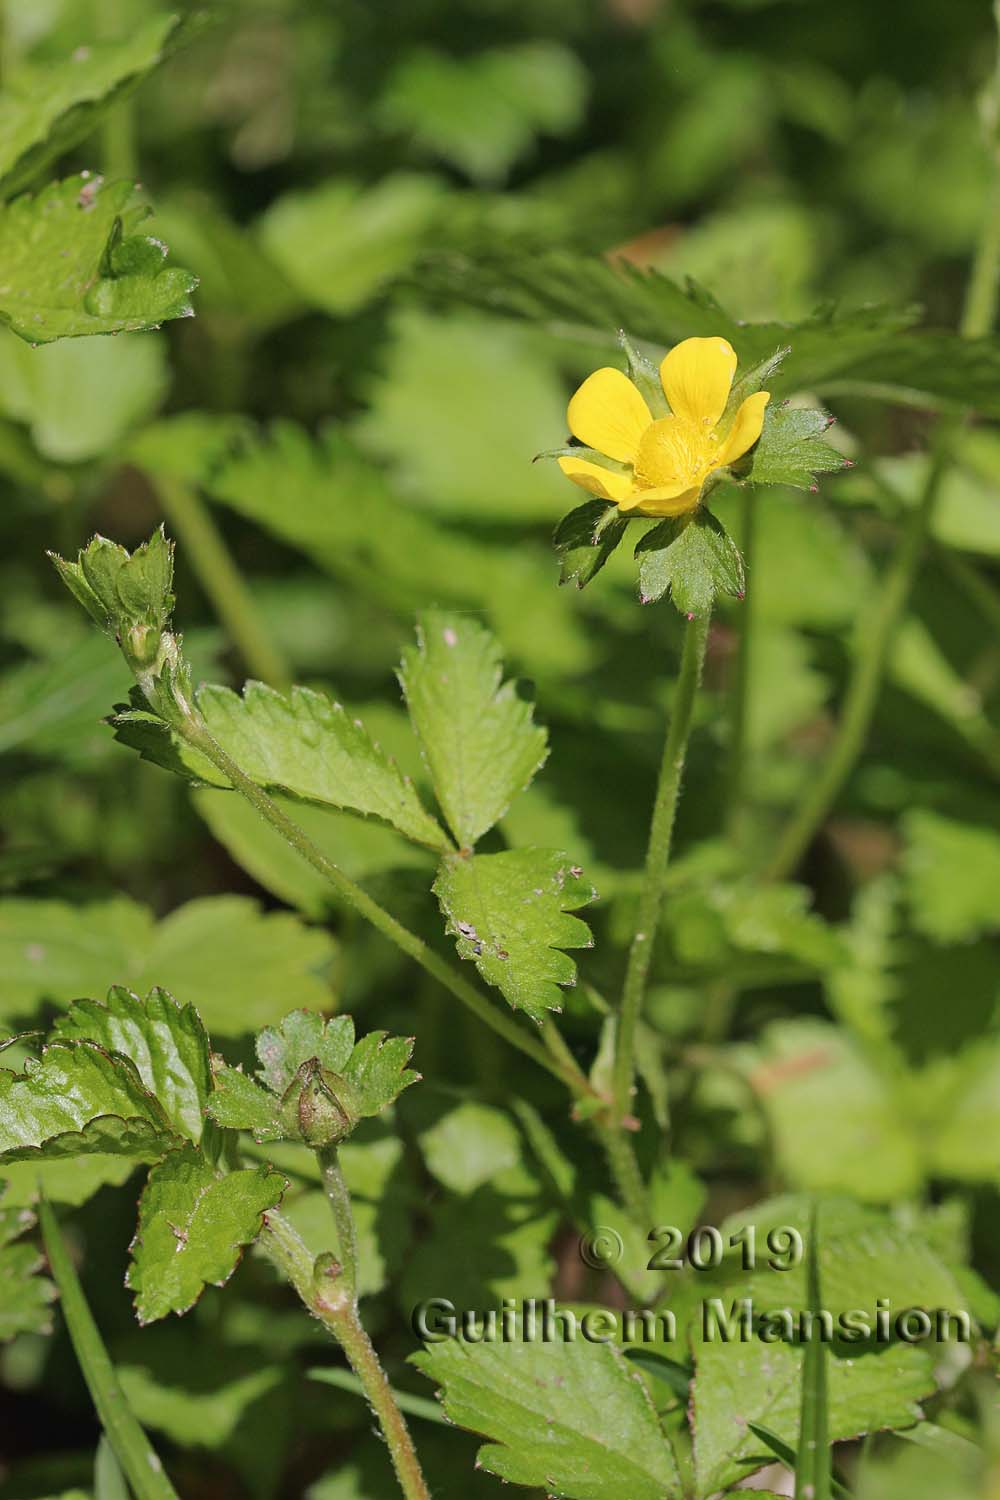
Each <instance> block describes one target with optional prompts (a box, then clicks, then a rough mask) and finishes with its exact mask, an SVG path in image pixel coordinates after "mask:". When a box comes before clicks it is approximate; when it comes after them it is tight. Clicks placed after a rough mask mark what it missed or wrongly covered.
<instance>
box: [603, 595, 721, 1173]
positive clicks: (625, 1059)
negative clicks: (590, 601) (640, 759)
mask: <svg viewBox="0 0 1000 1500" xmlns="http://www.w3.org/2000/svg"><path fill="white" fill-rule="evenodd" d="M708 625H709V621H708V617H707V616H705V617H704V618H702V619H695V620H689V621H688V625H687V630H686V632H685V635H684V651H683V655H682V657H681V669H680V676H679V678H678V681H677V693H676V696H675V698H674V708H673V713H672V714H671V717H670V725H669V728H668V730H667V737H666V743H665V744H664V747H663V760H662V762H661V764H660V776H659V781H658V783H657V787H656V800H655V802H654V803H653V818H652V822H651V824H650V829H649V846H648V848H647V850H646V867H645V874H644V876H643V883H642V892H641V895H640V897H639V914H638V920H637V923H636V931H635V936H634V938H633V939H632V947H631V949H630V950H629V956H628V967H627V969H626V972H625V987H624V989H623V991H622V1003H621V1011H620V1014H619V1017H618V1034H617V1036H616V1038H615V1059H614V1067H613V1070H612V1095H613V1099H614V1111H615V1117H614V1123H615V1125H616V1127H617V1129H618V1132H621V1131H623V1130H624V1129H626V1127H627V1124H628V1121H629V1116H630V1115H631V1109H632V1087H633V1081H634V1078H635V1038H636V1027H637V1025H638V1022H639V1016H640V1014H641V1012H642V1003H643V998H644V996H645V993H646V981H647V979H648V978H649V966H650V962H651V960H652V956H653V947H654V944H655V942H656V933H657V929H658V928H659V925H660V909H661V907H662V905H663V886H664V880H665V877H666V872H667V863H668V861H669V859H670V845H671V840H672V838H673V831H674V818H675V816H676V813H677V802H678V799H679V797H680V790H681V778H682V776H683V774H684V760H685V757H686V755H687V747H688V738H689V736H690V733H691V720H692V715H693V712H694V704H695V698H696V696H697V692H698V685H699V683H700V682H701V669H702V665H703V663H704V660H705V644H706V642H707V640H708ZM615 1149H616V1150H618V1149H619V1148H618V1147H616V1148H615Z"/></svg>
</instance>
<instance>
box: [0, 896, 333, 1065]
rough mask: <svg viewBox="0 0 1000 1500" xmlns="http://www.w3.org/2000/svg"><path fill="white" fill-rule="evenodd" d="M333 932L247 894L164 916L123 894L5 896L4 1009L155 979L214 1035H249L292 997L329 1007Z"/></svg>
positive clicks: (30, 1007)
mask: <svg viewBox="0 0 1000 1500" xmlns="http://www.w3.org/2000/svg"><path fill="white" fill-rule="evenodd" d="M333 954H334V945H333V941H332V939H331V938H330V936H329V934H328V933H326V932H323V931H321V930H320V929H319V928H313V927H307V926H306V925H305V924H304V923H303V922H301V921H299V919H298V918H297V917H294V916H292V914H291V913H290V912H266V913H265V912H263V911H261V909H260V907H259V906H258V905H257V903H256V902H255V901H253V900H251V899H250V898H249V897H246V896H207V897H203V898H201V899H200V900H196V901H188V902H187V903H186V904H185V905H184V906H180V907H178V908H177V910H176V911H174V912H171V914H170V915H169V916H168V917H166V918H164V920H163V921H162V922H159V923H157V922H156V921H155V920H154V918H153V914H152V912H150V911H149V909H148V908H147V907H145V906H140V905H138V903H136V902H133V901H129V900H127V899H126V898H124V897H118V898H116V899H114V900H111V901H94V902H89V903H84V904H82V905H78V906H69V905H67V904H65V903H64V902H61V901H32V900H27V899H24V900H18V899H11V900H8V901H0V968H2V970H3V973H4V976H5V983H4V986H3V991H2V996H0V1016H10V1017H16V1018H19V1019H21V1018H23V1019H26V1020H27V1019H29V1018H31V1017H32V1016H33V1015H34V1014H35V1012H36V1010H37V1008H38V1006H39V1005H40V1004H41V1002H42V1001H43V1000H45V1001H49V1002H53V1001H54V1002H56V1003H57V1004H61V1005H68V1004H69V1002H70V1001H71V1000H74V999H75V998H76V997H77V996H78V995H79V994H80V993H81V992H82V993H84V994H86V993H87V992H88V991H89V992H90V993H91V994H105V993H106V992H107V990H108V988H109V986H110V985H112V984H116V983H125V984H127V985H128V986H129V988H130V989H132V990H135V991H136V992H138V993H142V992H143V991H144V990H146V989H148V988H149V987H150V986H152V985H154V984H162V985H163V987H164V988H165V989H167V990H169V992H170V993H171V994H173V995H177V996H179V997H180V999H181V1000H184V1001H187V1002H190V1003H191V1004H193V1005H194V1006H195V1007H196V1008H197V1010H198V1013H199V1015H200V1016H201V1017H202V1019H203V1021H204V1023H205V1025H206V1026H207V1027H208V1028H209V1029H210V1031H211V1032H212V1034H213V1035H219V1036H231V1037H235V1036H242V1035H245V1034H246V1033H247V1032H252V1031H255V1030H256V1029H257V1028H258V1027H259V1026H262V1025H265V1024H267V1022H269V1021H273V1020H276V1019H277V1018H278V1017H279V1016H281V1015H282V1014H283V1013H284V1011H285V1010H286V1009H287V1008H288V1006H289V1004H292V1005H295V1004H298V1005H304V1006H309V1007H310V1008H313V1009H316V1010H323V1009H324V1008H325V1007H328V1006H329V1004H330V989H329V985H328V983H327V982H326V981H325V977H324V976H325V975H326V974H327V973H328V971H329V969H330V965H331V963H332V960H333Z"/></svg>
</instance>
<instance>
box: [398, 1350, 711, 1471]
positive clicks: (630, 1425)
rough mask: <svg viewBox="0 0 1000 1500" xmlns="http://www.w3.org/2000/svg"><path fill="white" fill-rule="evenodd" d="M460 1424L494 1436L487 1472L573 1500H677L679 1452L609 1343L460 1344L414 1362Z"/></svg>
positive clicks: (482, 1461) (483, 1461)
mask: <svg viewBox="0 0 1000 1500" xmlns="http://www.w3.org/2000/svg"><path fill="white" fill-rule="evenodd" d="M411 1358H412V1360H413V1363H414V1364H415V1365H417V1366H418V1368H419V1369H420V1370H422V1371H423V1373H424V1374H425V1375H427V1376H429V1378H430V1379H431V1380H433V1381H434V1382H435V1383H436V1384H437V1385H439V1386H441V1387H443V1401H444V1409H445V1412H446V1413H447V1415H448V1416H449V1418H450V1419H451V1420H452V1421H453V1422H456V1423H457V1424H458V1425H459V1426H460V1427H466V1428H468V1429H469V1430H470V1431H472V1432H478V1433H482V1434H483V1436H484V1437H487V1438H489V1439H490V1442H489V1444H488V1445H487V1446H486V1447H484V1448H481V1449H480V1450H479V1455H478V1459H477V1463H478V1465H479V1467H480V1468H483V1469H485V1470H486V1471H487V1472H488V1473H490V1474H495V1475H497V1477H498V1478H499V1479H501V1480H505V1481H508V1482H511V1483H514V1484H523V1485H529V1486H531V1487H533V1488H535V1487H537V1488H538V1489H542V1490H545V1491H546V1493H550V1494H554V1495H560V1496H565V1497H567V1500H622V1497H623V1496H625V1495H627V1496H628V1500H672V1497H677V1496H680V1495H681V1493H682V1488H681V1481H680V1476H679V1475H678V1473H677V1467H676V1464H675V1462H674V1457H673V1454H672V1453H671V1451H670V1447H669V1445H668V1443H667V1440H666V1438H665V1437H664V1435H663V1432H662V1430H661V1428H660V1423H659V1419H658V1418H657V1415H656V1411H655V1408H654V1407H653V1403H652V1401H651V1400H650V1398H649V1394H648V1392H647V1390H646V1387H645V1385H644V1384H643V1380H642V1377H641V1376H640V1375H638V1374H637V1373H635V1372H634V1371H633V1370H632V1369H631V1368H630V1367H629V1365H628V1363H627V1362H626V1360H625V1358H624V1356H623V1355H622V1354H621V1352H620V1350H618V1349H616V1348H614V1347H613V1346H612V1345H610V1344H590V1343H585V1342H583V1341H577V1342H570V1343H565V1344H562V1343H560V1344H556V1345H553V1344H549V1343H531V1342H521V1341H516V1342H511V1343H495V1344H490V1343H482V1344H474V1345H473V1344H465V1343H459V1342H457V1341H455V1340H453V1339H446V1340H445V1341H444V1342H442V1343H439V1344H435V1345H433V1346H432V1347H431V1348H429V1349H425V1350H422V1351H421V1352H420V1353H419V1354H414V1355H412V1356H411Z"/></svg>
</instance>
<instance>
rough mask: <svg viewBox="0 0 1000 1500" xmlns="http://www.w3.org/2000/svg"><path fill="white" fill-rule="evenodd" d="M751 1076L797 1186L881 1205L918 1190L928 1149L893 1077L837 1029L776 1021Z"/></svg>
mask: <svg viewBox="0 0 1000 1500" xmlns="http://www.w3.org/2000/svg"><path fill="white" fill-rule="evenodd" d="M749 1076H750V1082H751V1085H752V1086H753V1088H754V1090H755V1092H756V1094H757V1096H758V1098H759V1100H760V1103H761V1107H762V1108H763V1110H764V1111H765V1113H766V1115H767V1118H768V1120H769V1122H770V1126H771V1129H772V1131H773V1133H774V1142H775V1150H776V1153H777V1158H778V1162H779V1164H780V1168H781V1171H782V1173H783V1175H784V1176H785V1178H786V1179H787V1180H788V1181H789V1182H790V1183H791V1184H792V1185H793V1186H796V1187H802V1188H810V1189H814V1190H817V1191H827V1192H836V1191H845V1192H852V1193H854V1194H855V1195H856V1196H857V1197H859V1198H862V1199H865V1200H867V1201H870V1202H874V1203H879V1202H889V1201H891V1200H893V1199H895V1198H905V1197H907V1196H909V1195H910V1194H913V1193H915V1192H917V1191H918V1189H919V1186H920V1183H921V1181H922V1178H923V1163H922V1159H921V1150H920V1146H919V1143H918V1141H917V1140H916V1138H915V1137H914V1135H913V1134H912V1133H911V1131H910V1129H909V1128H908V1125H907V1122H906V1118H905V1115H904V1113H903V1110H902V1107H901V1105H900V1103H899V1101H898V1100H897V1099H896V1098H895V1097H894V1095H893V1092H892V1078H891V1076H890V1075H888V1074H886V1073H884V1072H881V1071H880V1070H878V1069H877V1068H876V1067H875V1066H874V1065H873V1063H872V1062H871V1061H869V1059H868V1058H867V1057H866V1055H865V1053H864V1052H863V1051H862V1049H861V1048H860V1047H859V1046H858V1045H857V1044H856V1043H855V1042H853V1041H852V1040H851V1039H850V1038H849V1037H847V1036H845V1035H844V1034H843V1033H842V1032H840V1031H838V1030H837V1028H836V1027H834V1026H831V1025H828V1024H826V1023H824V1022H822V1021H810V1020H799V1021H782V1022H777V1023H775V1024H774V1025H772V1026H769V1027H768V1028H767V1030H766V1031H765V1033H764V1036H763V1040H762V1043H761V1045H760V1046H759V1047H758V1048H757V1049H756V1050H755V1052H754V1055H753V1059H752V1062H751V1065H750V1074H749ZM830 1120H836V1122H837V1130H836V1132H835V1133H834V1132H831V1130H830V1127H829V1122H830Z"/></svg>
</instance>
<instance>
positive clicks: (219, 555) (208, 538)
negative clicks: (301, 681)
mask: <svg viewBox="0 0 1000 1500" xmlns="http://www.w3.org/2000/svg"><path fill="white" fill-rule="evenodd" d="M146 478H147V480H148V481H149V483H150V484H151V485H152V487H153V489H154V490H155V491H156V494H157V496H158V498H159V501H160V506H161V508H162V510H163V513H164V515H165V516H166V518H167V520H168V521H169V522H170V525H171V528H172V529H173V530H174V531H175V532H176V534H177V536H178V538H179V539H180V541H181V543H182V545H183V546H184V548H185V549H186V552H187V554H188V555H189V556H190V559H191V566H192V568H193V569H194V572H195V576H196V577H197V579H198V582H199V583H200V584H201V587H202V589H203V590H204V593H205V595H206V597H207V598H208V599H209V601H210V602H211V605H212V608H213V609H214V610H215V613H216V615H217V616H218V618H219V620H220V621H221V622H222V625H223V626H224V628H225V630H226V633H227V634H228V636H229V638H230V640H232V642H233V644H234V645H235V646H236V648H237V650H238V651H239V653H240V655H241V656H242V658H243V660H244V662H245V664H246V667H247V671H248V672H249V673H250V675H251V676H253V677H259V678H260V679H261V681H262V682H266V683H269V684H270V686H271V687H274V688H277V689H278V690H279V691H280V692H287V690H288V688H289V687H290V686H291V683H292V673H291V670H290V669H289V666H288V663H287V662H286V661H285V659H284V657H283V656H282V654H281V652H280V651H278V650H277V648H276V647H275V645H274V643H273V641H272V640H271V638H270V636H269V634H268V632H267V631H266V630H265V629H264V627H263V626H262V624H261V621H260V614H259V611H258V610H257V607H256V605H255V604H254V602H253V599H252V597H251V595H250V591H249V589H248V588H247V585H246V583H245V581H244V579H243V575H242V574H241V573H240V570H239V568H237V566H236V564H235V563H234V562H233V559H232V556H231V554H230V551H229V548H228V547H227V546H226V543H225V541H224V540H223V536H222V533H221V531H220V530H219V528H218V527H217V526H216V524H215V521H214V520H213V519H212V516H211V515H210V513H209V511H208V507H207V506H206V505H205V503H204V501H203V500H202V499H201V496H200V495H199V494H198V492H197V491H196V490H194V489H192V488H190V487H189V486H188V485H186V484H184V483H182V482H181V481H180V480H178V479H174V478H173V477H171V476H169V475H157V476H155V477H154V476H153V475H151V474H148V473H147V474H146Z"/></svg>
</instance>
